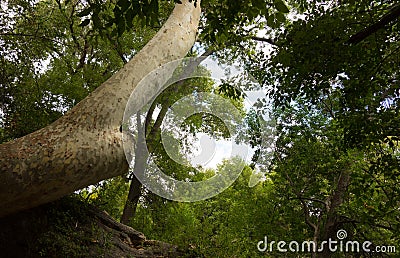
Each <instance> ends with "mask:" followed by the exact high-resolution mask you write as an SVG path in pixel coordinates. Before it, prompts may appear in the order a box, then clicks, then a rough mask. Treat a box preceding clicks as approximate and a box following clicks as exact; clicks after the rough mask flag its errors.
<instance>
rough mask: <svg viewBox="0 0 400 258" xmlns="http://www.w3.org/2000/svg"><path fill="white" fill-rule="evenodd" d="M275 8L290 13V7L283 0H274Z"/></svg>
mask: <svg viewBox="0 0 400 258" xmlns="http://www.w3.org/2000/svg"><path fill="white" fill-rule="evenodd" d="M274 5H275V8H276V9H277V10H278V11H279V12H281V13H288V12H289V9H288V8H287V6H286V5H285V3H284V2H283V1H282V0H275V1H274Z"/></svg>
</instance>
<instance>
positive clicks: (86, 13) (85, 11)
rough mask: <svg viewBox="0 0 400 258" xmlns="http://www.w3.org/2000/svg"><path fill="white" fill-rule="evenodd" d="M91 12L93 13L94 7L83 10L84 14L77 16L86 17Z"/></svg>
mask: <svg viewBox="0 0 400 258" xmlns="http://www.w3.org/2000/svg"><path fill="white" fill-rule="evenodd" d="M91 12H92V7H91V6H89V7H88V8H86V9H84V10H82V12H80V13H78V14H77V16H78V17H84V16H87V15H89V14H90V13H91Z"/></svg>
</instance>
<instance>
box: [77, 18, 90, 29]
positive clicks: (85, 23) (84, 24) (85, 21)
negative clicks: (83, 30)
mask: <svg viewBox="0 0 400 258" xmlns="http://www.w3.org/2000/svg"><path fill="white" fill-rule="evenodd" d="M89 23H90V19H85V20H84V21H83V22H81V24H79V26H80V27H85V26H87V25H89Z"/></svg>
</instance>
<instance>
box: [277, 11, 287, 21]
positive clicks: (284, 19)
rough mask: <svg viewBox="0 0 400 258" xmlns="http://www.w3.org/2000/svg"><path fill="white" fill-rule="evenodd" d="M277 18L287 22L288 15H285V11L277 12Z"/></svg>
mask: <svg viewBox="0 0 400 258" xmlns="http://www.w3.org/2000/svg"><path fill="white" fill-rule="evenodd" d="M276 19H277V20H278V21H279V22H285V21H286V17H285V15H284V14H283V13H277V14H276Z"/></svg>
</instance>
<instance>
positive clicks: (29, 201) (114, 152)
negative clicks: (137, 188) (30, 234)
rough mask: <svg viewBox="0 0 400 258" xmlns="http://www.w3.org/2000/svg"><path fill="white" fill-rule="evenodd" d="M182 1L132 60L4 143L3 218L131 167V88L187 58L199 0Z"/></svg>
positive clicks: (0, 170) (0, 158) (0, 153)
mask: <svg viewBox="0 0 400 258" xmlns="http://www.w3.org/2000/svg"><path fill="white" fill-rule="evenodd" d="M182 2H183V4H177V5H176V6H175V9H174V11H173V12H172V14H171V15H170V17H169V19H168V20H167V22H166V23H165V24H164V26H163V27H162V28H161V29H160V31H159V32H158V33H157V34H156V35H155V36H154V38H153V39H152V40H150V42H149V43H148V44H147V45H146V46H145V47H144V48H143V49H142V50H141V51H140V52H139V53H138V54H136V55H135V56H134V58H133V59H132V60H131V61H129V62H128V63H127V64H126V65H125V66H124V67H123V68H122V69H121V70H120V71H119V72H118V73H116V74H115V75H113V76H112V77H111V78H110V79H109V80H107V81H106V82H105V83H103V84H102V85H101V86H100V87H99V88H98V89H96V90H95V91H94V92H93V93H92V94H90V95H89V96H88V97H87V98H85V99H84V100H83V101H81V102H80V103H79V104H78V105H76V106H75V107H74V108H73V109H72V110H70V111H69V112H68V113H67V114H66V115H64V116H63V117H61V118H60V119H59V120H57V121H56V122H54V123H53V124H51V125H49V126H47V127H45V128H43V129H41V130H38V131H36V132H34V133H32V134H29V135H27V136H24V137H22V138H19V139H16V140H14V141H11V142H7V143H4V144H2V145H0V217H1V216H5V215H7V214H10V213H13V212H16V211H19V210H23V209H27V208H31V207H35V206H38V205H40V204H43V203H46V202H50V201H53V200H56V199H58V198H60V197H62V196H65V195H67V194H70V193H72V192H74V191H76V190H78V189H81V188H82V187H85V186H88V185H90V184H94V183H97V182H99V181H101V180H103V179H106V178H111V177H114V176H117V175H120V174H123V173H124V172H126V170H127V169H128V164H127V161H126V159H125V155H124V151H123V147H122V133H121V132H120V131H119V128H120V126H121V123H122V118H123V113H124V109H125V105H126V103H127V100H128V98H129V96H130V94H131V92H132V91H133V89H134V88H135V87H136V85H137V84H138V83H139V82H140V80H141V79H142V78H144V77H145V76H146V75H147V74H148V73H149V72H151V71H152V70H154V69H156V68H157V67H159V66H161V65H162V64H164V63H167V62H170V61H173V60H176V59H179V58H182V57H184V56H185V55H186V53H187V52H188V51H189V50H190V48H191V47H192V45H193V43H194V41H195V37H196V33H197V27H198V22H199V17H200V7H199V1H198V3H197V7H195V6H194V4H193V3H189V1H188V0H186V1H182ZM159 79H160V78H159ZM160 80H162V79H160ZM160 83H162V81H160ZM160 85H162V84H160Z"/></svg>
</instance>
